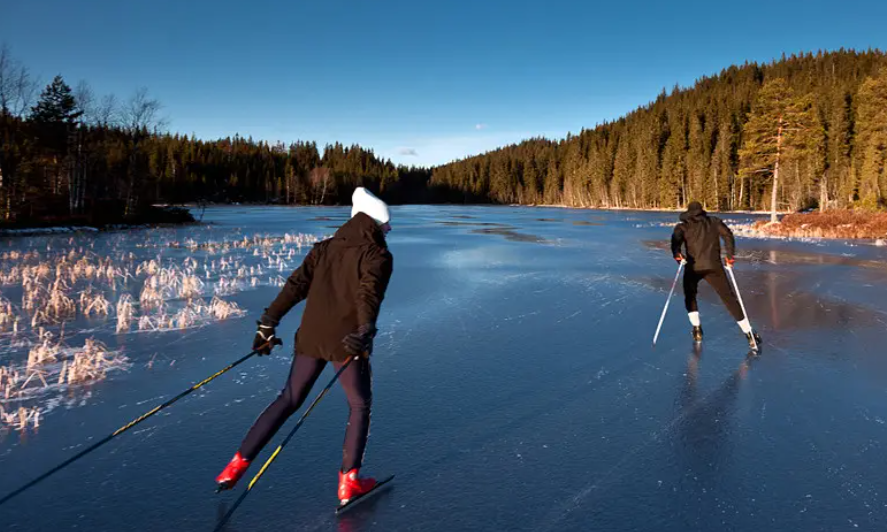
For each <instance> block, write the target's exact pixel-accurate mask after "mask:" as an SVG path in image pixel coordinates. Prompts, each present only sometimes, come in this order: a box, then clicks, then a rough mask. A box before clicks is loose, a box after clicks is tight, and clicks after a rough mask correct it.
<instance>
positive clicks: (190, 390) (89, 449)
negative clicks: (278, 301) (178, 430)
mask: <svg viewBox="0 0 887 532" xmlns="http://www.w3.org/2000/svg"><path fill="white" fill-rule="evenodd" d="M280 343H281V342H280V340H279V339H277V338H274V339H273V340H272V347H273V346H274V345H279V344H280ZM264 347H265V346H262V347H261V348H260V349H262V348H264ZM258 352H259V349H256V350H254V351H252V352H251V353H249V354H248V355H246V356H243V357H241V358H240V359H238V360H235V361H234V362H232V363H231V364H228V365H227V366H225V367H224V368H222V369H221V370H219V371H217V372H216V373H214V374H213V375H210V376H209V377H207V378H205V379H203V380H202V381H200V382H198V383H196V384H194V385H193V386H191V387H190V388H188V389H187V390H185V391H184V392H182V393H180V394H179V395H177V396H175V397H173V398H172V399H170V400H168V401H166V402H165V403H163V404H161V405H158V406H156V407H154V408H152V409H151V410H149V411H148V412H145V413H144V414H142V415H141V416H139V417H137V418H136V419H134V420H132V421H130V422H129V423H127V424H126V425H123V426H122V427H120V428H119V429H117V430H115V431H114V432H112V433H111V434H109V435H107V436H105V437H104V438H102V439H101V440H99V441H97V442H95V443H94V444H92V445H90V446H89V447H87V448H86V449H83V450H82V451H80V452H79V453H77V454H75V455H74V456H72V457H71V458H68V459H67V460H65V461H64V462H62V463H60V464H59V465H57V466H55V467H53V468H52V469H50V470H49V471H47V472H46V473H43V474H42V475H40V476H39V477H37V478H35V479H34V480H32V481H30V482H28V483H27V484H25V485H24V486H22V487H20V488H18V489H17V490H15V491H13V492H11V493H9V494H7V495H5V496H4V497H3V498H2V499H0V505H2V504H3V503H5V502H7V501H8V500H10V499H12V498H13V497H15V496H16V495H19V494H21V493H22V492H23V491H25V490H27V489H29V488H31V487H33V486H34V485H35V484H37V483H38V482H41V481H43V480H45V479H46V478H48V477H50V476H51V475H53V474H55V473H58V472H59V471H61V470H62V469H64V468H66V467H68V466H69V465H71V464H73V463H74V462H76V461H77V460H79V459H81V458H83V457H84V456H86V455H87V454H89V453H91V452H93V451H95V450H96V449H98V448H99V447H101V446H102V445H104V444H106V443H108V442H109V441H111V440H112V439H114V438H116V437H117V436H119V435H121V434H123V433H124V432H126V431H128V430H129V429H131V428H133V427H135V426H136V425H138V424H139V423H141V422H142V421H145V420H146V419H148V418H149V417H151V416H153V415H154V414H156V413H157V412H160V411H161V410H163V409H164V408H166V407H168V406H170V405H172V404H173V403H175V402H176V401H178V400H179V399H181V398H183V397H185V396H186V395H189V394H191V393H193V392H195V391H197V390H198V389H200V388H202V387H203V386H205V385H207V384H209V383H210V381H212V380H214V379H215V378H216V377H219V376H221V375H223V374H225V373H227V372H228V371H230V370H232V369H233V368H235V367H237V366H239V365H240V364H242V363H243V362H246V360H247V359H249V358H251V357H252V356H254V355H256V354H258Z"/></svg>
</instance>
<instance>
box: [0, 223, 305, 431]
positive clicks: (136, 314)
mask: <svg viewBox="0 0 887 532" xmlns="http://www.w3.org/2000/svg"><path fill="white" fill-rule="evenodd" d="M168 234H169V233H146V236H147V238H145V239H144V241H140V242H133V238H132V235H131V234H130V235H120V236H119V237H118V236H113V235H111V236H108V237H107V238H102V239H101V240H100V241H96V240H91V241H88V242H85V243H81V244H78V242H82V241H81V240H79V239H77V238H74V237H72V238H70V239H65V240H59V239H57V238H56V239H47V240H45V243H44V244H40V245H34V246H32V247H31V248H30V249H28V250H3V251H0V286H3V287H10V288H11V290H12V291H13V293H15V294H16V295H15V297H16V298H18V297H19V293H18V290H21V304H20V305H19V302H18V301H14V302H13V301H10V300H9V299H7V298H4V297H2V296H0V351H2V352H3V353H4V354H6V353H21V359H20V361H18V362H12V363H10V364H8V365H5V366H0V402H5V403H4V406H5V407H6V410H0V428H3V427H7V428H8V427H16V428H24V427H26V426H33V425H36V424H37V423H38V422H39V419H40V416H41V413H44V414H45V408H46V407H45V405H43V406H41V405H42V404H43V403H42V401H44V400H45V399H47V398H48V397H50V396H49V394H54V393H57V390H58V389H59V387H60V386H65V385H70V384H79V383H83V382H90V381H94V380H100V379H102V378H104V377H105V375H106V372H107V370H108V369H109V368H113V367H116V366H119V365H120V364H121V363H122V362H123V361H125V357H123V355H122V354H121V353H115V352H112V351H110V350H109V349H108V348H107V347H106V346H105V345H103V344H101V343H100V342H98V341H96V340H95V339H92V338H91V339H89V340H87V341H86V342H85V344H84V345H83V346H82V347H78V348H71V347H69V346H67V345H65V343H64V342H63V338H64V333H63V331H64V330H65V328H66V327H68V328H70V327H71V326H72V322H74V321H75V320H80V319H82V318H89V319H90V320H92V322H91V323H89V325H88V326H89V327H95V326H96V325H95V322H96V321H98V322H104V323H107V329H108V331H107V332H110V331H111V330H114V331H116V332H117V333H127V332H129V331H131V330H133V329H138V330H139V331H169V330H180V329H188V328H193V327H201V326H204V325H206V324H208V323H211V322H215V321H219V320H225V319H231V318H236V317H238V316H242V315H244V314H245V311H244V310H243V309H241V308H240V307H239V306H238V305H237V304H236V303H233V302H230V301H225V300H224V299H223V298H222V297H221V296H228V295H231V294H236V293H238V292H240V291H243V290H248V289H250V288H256V287H259V286H267V285H272V286H283V285H284V284H285V282H286V279H285V275H286V274H285V273H284V272H288V270H289V269H291V268H292V267H293V266H294V265H293V262H295V261H296V260H297V255H299V254H300V253H301V252H302V249H303V247H304V246H308V245H311V244H313V243H315V242H317V241H318V240H319V239H318V238H317V237H315V236H313V235H305V234H286V235H284V236H282V237H269V236H262V235H251V236H243V235H242V234H239V235H237V236H236V237H234V238H231V239H225V240H221V241H218V242H212V241H210V242H198V241H197V239H200V238H201V237H200V236H197V235H193V234H192V235H191V236H192V237H191V238H187V239H186V240H184V242H182V243H178V242H172V243H170V242H169V241H168V239H167V238H166V237H167V235H168ZM66 241H67V242H66ZM170 247H172V248H181V249H182V251H166V252H164V253H167V255H165V256H164V255H161V254H158V255H156V256H154V257H152V256H151V255H150V254H148V255H147V256H146V255H145V253H146V252H145V251H140V250H147V249H156V250H162V249H168V248H170ZM133 250H135V251H136V252H137V253H138V255H137V254H136V253H134V252H133ZM4 290H5V288H4ZM8 294H9V292H7V293H6V295H7V297H8ZM115 302H116V303H115ZM13 303H15V305H14V304H13ZM78 326H79V323H78ZM60 331H61V332H60ZM42 390H46V391H45V392H44V391H42ZM8 401H19V402H21V401H29V402H30V401H41V404H37V405H36V406H34V407H31V405H28V406H29V408H25V407H22V408H18V409H17V410H15V411H13V410H12V409H11V407H10V406H9V404H8ZM16 406H17V407H18V405H16Z"/></svg>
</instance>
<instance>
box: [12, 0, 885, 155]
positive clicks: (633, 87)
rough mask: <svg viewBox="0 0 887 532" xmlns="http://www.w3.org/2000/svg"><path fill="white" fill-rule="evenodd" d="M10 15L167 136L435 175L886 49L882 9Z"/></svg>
mask: <svg viewBox="0 0 887 532" xmlns="http://www.w3.org/2000/svg"><path fill="white" fill-rule="evenodd" d="M601 4H602V5H596V4H595V3H593V2H591V1H581V2H579V1H577V2H564V1H558V0H548V1H542V2H540V1H538V0H537V1H534V2H525V1H522V0H511V1H507V2H503V1H482V0H475V1H473V2H470V1H462V0H446V1H443V0H441V1H437V2H430V1H412V2H406V1H386V0H375V1H369V0H365V1H358V0H351V1H345V0H325V1H313V2H304V1H290V2H270V1H266V0H249V1H242V0H241V1H236V2H235V1H230V0H217V1H215V2H209V1H205V0H188V1H184V0H178V1H170V0H152V1H150V2H149V1H145V0H134V1H132V2H129V1H120V0H113V1H112V0H82V1H77V2H72V1H70V0H40V1H36V0H34V1H16V0H0V42H5V43H6V44H8V45H9V46H10V47H11V49H12V52H13V55H14V56H15V57H16V58H18V59H19V60H21V61H22V62H24V63H25V64H27V65H28V66H29V67H30V68H31V70H32V72H33V73H34V74H37V75H38V76H39V77H40V79H41V81H42V82H43V83H46V82H48V81H49V80H50V79H51V78H52V76H54V75H55V74H57V73H61V74H62V75H63V76H64V77H65V79H66V80H67V81H68V82H69V84H71V85H72V86H74V85H76V84H77V82H78V81H80V80H86V81H88V82H89V83H90V84H91V85H92V87H93V89H94V90H95V92H96V93H98V94H100V95H101V94H107V93H114V94H116V95H118V96H119V97H122V98H125V97H127V96H129V95H131V94H132V93H133V92H134V91H135V89H136V88H138V87H147V88H148V89H149V93H150V94H151V95H152V96H153V97H155V98H157V99H159V100H160V101H161V102H162V103H163V105H164V109H163V114H164V115H165V116H166V117H167V118H168V126H169V129H170V130H171V131H178V132H181V133H187V134H191V133H193V134H195V135H197V136H198V137H200V138H207V139H212V138H219V137H225V136H229V135H233V134H234V133H240V134H241V135H242V136H250V135H251V136H252V137H253V138H255V139H265V140H268V141H271V142H274V141H277V140H281V141H284V142H290V141H294V140H297V139H302V140H316V141H317V142H318V143H319V144H320V145H321V146H322V145H323V144H325V143H327V142H333V141H336V140H338V141H340V142H343V143H346V144H351V143H354V142H356V143H359V144H361V145H363V146H365V147H368V148H372V149H373V150H374V151H375V152H376V153H377V154H379V155H381V156H384V157H388V158H391V159H392V160H393V161H395V162H396V163H404V164H423V165H430V164H440V163H444V162H447V161H449V160H452V159H454V158H459V157H463V156H466V155H470V154H474V153H479V152H483V151H487V150H490V149H494V148H496V147H498V146H501V145H503V144H509V143H512V142H516V141H519V140H521V139H524V138H528V137H531V136H539V135H543V136H548V137H562V136H564V135H566V133H567V132H569V131H572V132H578V131H579V130H581V129H582V128H583V127H593V126H594V125H595V124H597V123H600V122H602V121H604V120H608V119H613V118H617V117H619V116H621V115H622V114H624V113H626V112H628V111H630V110H632V109H634V108H635V107H637V106H639V105H643V104H645V103H646V102H648V101H650V100H651V99H653V98H655V96H656V94H657V93H658V92H659V91H660V90H661V89H662V88H664V87H665V88H671V87H673V86H674V85H675V84H680V85H689V84H692V83H693V82H694V80H695V79H696V78H698V77H699V76H701V75H705V74H714V73H717V72H718V71H719V70H720V69H722V68H724V67H726V66H729V65H730V64H734V63H742V62H744V61H745V60H757V61H769V60H771V59H773V58H776V57H779V56H780V55H781V54H782V53H783V52H786V53H792V52H800V51H810V50H818V49H826V50H829V49H837V48H840V47H845V48H857V49H865V48H870V47H872V48H881V49H885V48H887V26H885V25H884V21H885V20H887V2H885V1H883V0H877V1H874V0H872V1H860V0H846V1H844V2H840V3H839V2H834V1H833V0H832V1H831V2H825V1H818V0H806V1H799V0H782V1H773V0H770V1H760V0H746V1H742V2H712V1H709V2H698V1H695V0H693V1H689V2H663V1H661V0H658V1H655V2H638V1H631V0H623V1H619V2H603V3H601Z"/></svg>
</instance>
